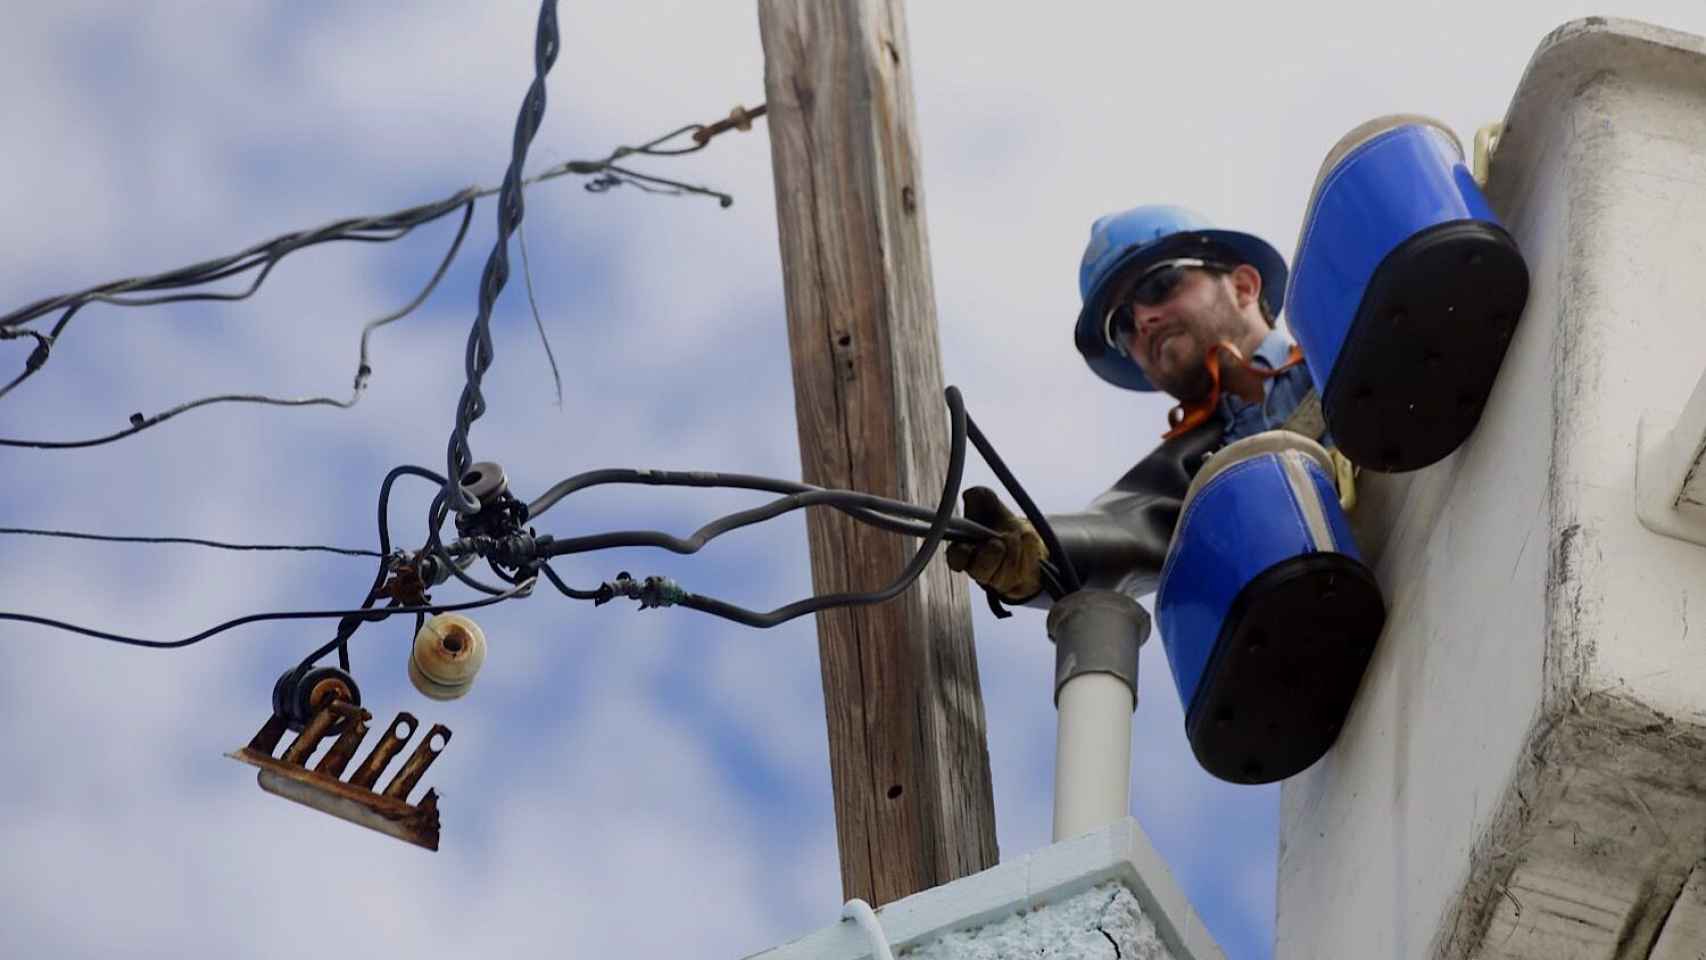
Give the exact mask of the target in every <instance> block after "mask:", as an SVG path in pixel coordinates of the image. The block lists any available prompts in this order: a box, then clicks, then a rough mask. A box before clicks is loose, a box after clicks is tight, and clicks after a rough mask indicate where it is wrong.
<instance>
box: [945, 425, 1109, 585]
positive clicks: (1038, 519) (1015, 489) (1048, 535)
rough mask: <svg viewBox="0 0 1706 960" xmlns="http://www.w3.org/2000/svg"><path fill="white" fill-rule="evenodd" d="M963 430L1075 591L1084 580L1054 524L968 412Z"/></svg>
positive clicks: (1061, 574)
mask: <svg viewBox="0 0 1706 960" xmlns="http://www.w3.org/2000/svg"><path fill="white" fill-rule="evenodd" d="M966 432H967V433H968V434H970V436H971V442H972V445H973V446H975V447H977V452H978V453H979V454H980V455H981V456H982V457H983V460H984V462H985V463H987V464H989V469H990V470H992V471H994V472H995V476H996V479H998V480H1000V481H1001V485H1002V486H1003V487H1006V488H1007V492H1008V493H1010V494H1012V495H1013V499H1014V500H1015V501H1016V502H1017V503H1018V504H1019V509H1020V510H1022V511H1024V513H1025V518H1026V519H1028V520H1030V521H1031V526H1033V527H1035V528H1036V529H1037V535H1038V536H1040V537H1042V540H1043V545H1044V546H1046V547H1048V551H1049V556H1050V557H1053V558H1055V560H1056V562H1057V563H1058V564H1059V570H1060V581H1061V583H1060V585H1061V586H1062V587H1065V588H1066V592H1067V593H1076V592H1077V591H1079V590H1081V589H1083V587H1084V581H1082V580H1080V579H1078V571H1077V570H1076V569H1074V568H1073V566H1072V558H1071V557H1069V556H1067V554H1066V550H1065V549H1063V548H1062V547H1061V545H1060V538H1059V537H1057V536H1055V533H1054V527H1053V526H1051V525H1050V524H1049V522H1048V517H1045V516H1043V512H1042V511H1041V510H1039V509H1037V503H1036V501H1035V500H1032V499H1031V495H1030V494H1028V493H1026V492H1025V488H1024V487H1023V486H1020V484H1019V478H1017V477H1015V476H1013V471H1011V470H1009V469H1007V464H1006V463H1005V462H1004V461H1002V459H1001V456H1000V455H999V454H997V453H996V452H995V447H993V446H991V445H990V442H989V439H988V438H987V437H985V436H984V435H983V431H982V430H979V429H978V428H977V424H976V423H975V422H974V421H973V420H972V418H971V416H970V415H969V414H968V415H967V416H966Z"/></svg>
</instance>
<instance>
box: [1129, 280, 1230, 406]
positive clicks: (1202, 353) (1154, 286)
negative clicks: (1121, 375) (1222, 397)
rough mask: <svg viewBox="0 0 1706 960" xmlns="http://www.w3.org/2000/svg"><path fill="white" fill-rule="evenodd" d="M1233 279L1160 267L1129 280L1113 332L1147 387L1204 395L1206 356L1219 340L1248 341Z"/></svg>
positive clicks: (1187, 396)
mask: <svg viewBox="0 0 1706 960" xmlns="http://www.w3.org/2000/svg"><path fill="white" fill-rule="evenodd" d="M1241 269H1242V270H1247V271H1249V272H1250V273H1252V274H1253V273H1255V271H1254V270H1253V269H1251V268H1248V267H1245V268H1241ZM1232 280H1233V275H1232V274H1229V273H1228V271H1227V270H1225V269H1218V268H1201V267H1172V268H1164V269H1163V270H1162V271H1158V272H1154V273H1148V272H1146V273H1141V274H1139V275H1138V276H1136V277H1134V278H1133V280H1132V283H1131V284H1130V285H1128V287H1127V288H1126V289H1125V290H1124V291H1122V292H1121V294H1120V296H1119V298H1118V299H1116V301H1115V302H1116V303H1120V304H1121V306H1120V307H1119V308H1118V309H1119V311H1122V312H1123V316H1122V315H1121V314H1116V316H1117V317H1119V318H1120V321H1121V322H1119V323H1118V324H1117V326H1116V329H1117V330H1118V335H1119V336H1120V337H1121V342H1122V343H1123V345H1124V346H1125V350H1126V353H1127V354H1128V355H1130V356H1131V358H1132V359H1133V360H1134V361H1136V362H1137V365H1138V367H1139V368H1140V369H1142V370H1143V373H1144V375H1145V376H1147V377H1148V378H1149V382H1150V383H1153V384H1155V385H1156V386H1157V387H1159V388H1161V389H1162V390H1165V391H1166V392H1168V393H1169V394H1172V395H1173V397H1174V398H1175V399H1178V400H1182V401H1190V400H1197V399H1200V398H1202V397H1203V396H1206V395H1207V394H1208V392H1209V390H1210V389H1211V381H1210V379H1209V374H1208V369H1207V367H1206V366H1205V365H1204V361H1205V360H1206V358H1207V356H1208V352H1209V351H1210V350H1211V349H1213V348H1214V346H1215V344H1217V343H1219V342H1220V341H1222V340H1231V341H1232V342H1233V343H1235V344H1241V343H1242V341H1243V340H1244V339H1246V338H1247V336H1248V333H1249V330H1250V325H1249V318H1248V317H1247V316H1246V315H1245V312H1244V311H1243V310H1241V309H1240V308H1239V306H1238V303H1237V301H1236V299H1235V296H1234V290H1233V283H1232ZM1258 282H1259V281H1258ZM1134 294H1135V296H1134Z"/></svg>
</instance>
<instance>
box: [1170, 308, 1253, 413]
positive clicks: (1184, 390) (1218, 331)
mask: <svg viewBox="0 0 1706 960" xmlns="http://www.w3.org/2000/svg"><path fill="white" fill-rule="evenodd" d="M1211 309H1212V313H1211V315H1210V317H1209V322H1208V323H1206V324H1193V325H1191V326H1188V327H1185V328H1184V329H1183V331H1182V332H1183V333H1184V335H1185V336H1187V337H1190V338H1191V340H1192V342H1193V344H1194V346H1195V347H1196V351H1195V352H1196V354H1197V356H1196V358H1195V360H1194V361H1191V362H1187V363H1185V364H1184V365H1183V366H1182V368H1180V369H1178V370H1173V371H1169V372H1168V373H1166V374H1161V373H1159V372H1157V374H1155V375H1153V376H1151V377H1150V380H1151V381H1152V382H1153V383H1154V384H1155V385H1156V386H1157V387H1160V388H1161V389H1162V390H1164V391H1166V392H1167V393H1168V394H1170V395H1172V397H1173V399H1175V400H1178V401H1179V402H1181V403H1195V402H1196V401H1199V400H1202V399H1203V398H1205V397H1207V396H1208V395H1209V392H1210V391H1211V390H1213V389H1214V378H1213V377H1212V376H1210V375H1209V372H1208V357H1209V354H1210V353H1211V352H1212V351H1214V350H1215V349H1217V348H1218V345H1219V344H1220V342H1221V341H1222V340H1231V341H1233V342H1234V343H1237V341H1238V338H1239V337H1240V336H1241V335H1242V334H1243V332H1244V330H1245V326H1244V316H1243V314H1241V313H1239V311H1238V305H1237V304H1236V303H1234V302H1233V300H1232V295H1231V294H1230V293H1228V292H1227V291H1226V290H1225V289H1224V288H1222V289H1221V291H1220V296H1219V297H1217V298H1215V303H1214V306H1213V307H1212V308H1211ZM1163 346H1165V345H1163ZM1221 362H1223V363H1224V362H1226V358H1225V357H1222V358H1221Z"/></svg>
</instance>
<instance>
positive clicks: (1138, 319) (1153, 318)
mask: <svg viewBox="0 0 1706 960" xmlns="http://www.w3.org/2000/svg"><path fill="white" fill-rule="evenodd" d="M1131 310H1132V322H1133V326H1135V327H1136V328H1137V332H1138V333H1139V334H1148V333H1149V332H1150V331H1151V330H1153V329H1154V328H1155V327H1156V326H1157V325H1158V324H1160V323H1161V320H1162V318H1163V317H1164V316H1165V315H1166V311H1165V310H1164V309H1163V308H1162V307H1161V306H1144V305H1142V304H1133V305H1132V308H1131Z"/></svg>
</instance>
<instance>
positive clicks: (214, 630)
mask: <svg viewBox="0 0 1706 960" xmlns="http://www.w3.org/2000/svg"><path fill="white" fill-rule="evenodd" d="M532 588H533V582H532V581H531V580H530V581H527V582H525V583H523V584H521V585H520V586H517V587H515V588H513V589H510V590H506V591H504V592H503V593H502V594H500V595H498V596H495V597H484V598H481V599H479V600H471V601H468V602H467V603H449V604H432V605H429V606H412V607H390V608H388V609H386V610H385V611H384V612H385V614H386V615H387V616H389V615H391V614H397V613H419V614H427V613H452V612H455V611H458V610H473V609H475V608H477V607H489V606H491V605H492V604H494V603H501V602H502V601H504V600H509V599H511V598H513V597H518V596H524V595H525V594H527V593H528V592H529V591H530V590H532ZM375 612H376V611H373V610H370V609H367V608H362V609H359V610H290V611H282V612H277V613H252V614H249V615H248V616H244V617H237V618H236V619H234V620H227V621H225V622H224V623H221V624H219V625H218V626H214V627H209V628H208V629H206V630H203V631H202V632H200V633H197V634H194V635H192V636H188V637H185V638H183V639H181V640H143V639H139V638H137V637H127V636H124V635H122V634H117V633H108V632H106V631H104V630H93V629H90V628H88V627H79V626H77V625H76V624H71V623H65V622H64V621H61V620H54V619H52V618H50V617H37V616H32V615H30V614H27V613H10V612H7V611H4V610H0V620H13V621H17V622H20V623H33V624H37V625H39V626H44V627H52V628H54V629H56V630H64V631H67V632H69V633H77V634H82V635H83V636H85V637H94V638H95V639H97V640H109V641H111V642H113V643H122V644H126V645H128V646H134V647H150V648H153V649H156V650H171V649H176V648H179V647H187V646H190V645H191V644H196V643H200V642H201V641H203V640H206V639H207V638H209V637H212V636H214V635H216V634H220V633H224V632H225V631H227V630H230V629H233V628H235V627H241V626H244V625H245V624H250V623H259V622H262V621H267V620H329V619H332V618H338V619H342V618H344V617H349V616H368V615H372V614H374V613H375Z"/></svg>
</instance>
